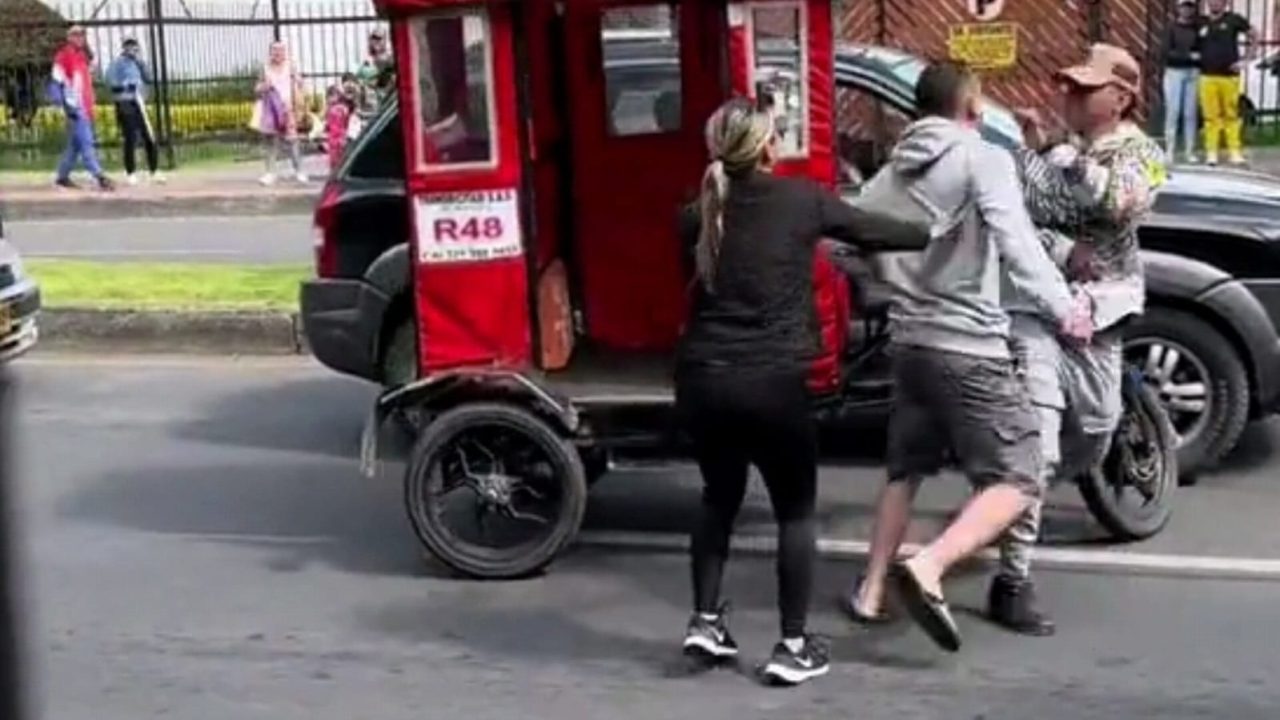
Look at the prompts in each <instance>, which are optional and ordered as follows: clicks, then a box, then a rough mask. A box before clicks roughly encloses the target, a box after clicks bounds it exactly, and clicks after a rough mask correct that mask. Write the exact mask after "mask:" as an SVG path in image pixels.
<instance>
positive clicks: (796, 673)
mask: <svg viewBox="0 0 1280 720" xmlns="http://www.w3.org/2000/svg"><path fill="white" fill-rule="evenodd" d="M830 670H831V651H830V650H828V649H827V646H826V643H824V642H822V641H821V640H818V639H816V638H814V637H813V636H812V635H806V636H805V637H804V646H803V647H801V648H800V650H799V651H798V652H792V651H791V648H789V647H787V644H786V643H784V642H779V643H778V644H777V645H774V646H773V655H772V656H771V657H770V658H769V662H767V663H765V666H764V668H763V669H761V671H760V674H761V675H762V676H763V677H764V680H765V682H767V683H769V684H771V685H799V684H800V683H803V682H806V681H808V680H812V679H814V678H816V677H821V676H823V675H826V674H827V672H829V671H830Z"/></svg>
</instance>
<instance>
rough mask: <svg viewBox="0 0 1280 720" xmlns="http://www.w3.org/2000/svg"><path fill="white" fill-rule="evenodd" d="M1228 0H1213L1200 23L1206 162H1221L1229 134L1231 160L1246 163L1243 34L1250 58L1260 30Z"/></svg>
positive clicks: (1202, 106) (1255, 50)
mask: <svg viewBox="0 0 1280 720" xmlns="http://www.w3.org/2000/svg"><path fill="white" fill-rule="evenodd" d="M1227 4H1228V3H1227V0H1209V13H1208V15H1207V16H1206V17H1205V18H1204V21H1203V23H1202V24H1201V26H1200V113H1201V114H1202V115H1203V116H1204V151H1205V162H1207V163H1209V164H1210V165H1216V164H1217V163H1218V148H1219V143H1220V142H1221V141H1222V139H1223V138H1224V137H1225V139H1226V143H1227V162H1229V163H1231V164H1232V165H1243V164H1244V162H1245V157H1244V147H1243V146H1244V143H1243V140H1242V139H1241V131H1242V123H1241V121H1240V92H1241V87H1240V71H1241V69H1242V63H1241V58H1240V36H1241V35H1244V36H1245V42H1247V43H1248V45H1249V59H1250V60H1252V59H1253V58H1255V57H1256V56H1257V52H1258V31H1257V30H1255V29H1254V28H1253V26H1252V25H1250V24H1249V21H1248V20H1247V19H1245V18H1244V16H1242V15H1240V14H1238V13H1235V12H1231V11H1229V10H1228V9H1227Z"/></svg>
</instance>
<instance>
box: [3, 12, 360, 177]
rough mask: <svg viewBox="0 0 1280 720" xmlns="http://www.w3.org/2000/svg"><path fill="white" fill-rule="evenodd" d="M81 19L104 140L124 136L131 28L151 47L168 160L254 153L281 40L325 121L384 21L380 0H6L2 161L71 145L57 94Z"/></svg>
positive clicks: (152, 102) (32, 159) (150, 100)
mask: <svg viewBox="0 0 1280 720" xmlns="http://www.w3.org/2000/svg"><path fill="white" fill-rule="evenodd" d="M71 25H79V26H81V27H84V28H85V30H86V34H87V37H88V44H89V49H90V51H91V52H92V54H93V56H94V63H93V69H94V73H95V79H96V80H97V85H96V97H97V101H98V107H99V109H98V111H97V113H96V114H95V119H96V121H97V122H96V127H97V132H98V136H99V138H98V139H99V143H100V144H102V145H104V146H112V145H115V144H117V143H119V137H118V134H117V131H116V127H115V121H114V115H113V110H112V108H111V94H110V91H109V89H108V88H106V87H105V84H104V83H103V82H102V78H103V74H104V72H105V70H106V67H107V66H108V65H109V64H110V62H111V60H112V59H113V58H114V57H115V56H116V55H117V54H118V53H119V52H120V49H121V46H122V43H123V41H124V40H125V39H126V38H134V39H136V40H137V41H138V42H139V43H140V44H141V46H142V57H143V59H145V60H146V61H147V63H148V64H149V65H150V69H151V71H152V74H153V76H154V78H155V84H154V85H153V86H152V87H150V88H147V107H148V109H149V112H150V116H151V118H150V119H151V123H152V127H153V129H154V131H155V134H156V137H157V139H158V141H159V143H160V145H161V147H162V148H163V150H164V153H165V155H166V157H167V158H168V162H169V164H170V165H171V166H172V165H173V164H175V163H178V162H184V161H187V160H193V159H198V158H213V157H224V156H234V155H237V154H243V153H244V152H245V150H246V148H247V145H248V143H249V142H250V140H251V133H250V131H249V128H248V123H249V120H250V116H251V113H252V106H253V99H254V93H253V89H254V85H255V84H256V81H257V78H258V75H259V72H260V70H261V68H262V65H263V63H264V62H265V61H266V57H267V52H268V47H269V45H270V44H271V43H272V42H273V41H274V40H282V41H283V42H285V43H286V44H287V45H288V47H289V51H290V55H291V57H292V59H293V61H294V64H295V67H296V68H297V69H298V71H299V72H300V74H301V75H302V77H303V81H304V87H305V89H306V92H307V99H308V104H309V108H310V109H311V110H312V111H313V113H314V115H313V116H312V117H309V118H305V119H304V121H303V128H302V129H303V130H304V131H309V130H312V129H313V127H314V130H315V131H318V130H319V127H318V126H319V125H320V124H321V123H320V122H319V118H321V117H323V99H324V91H325V89H326V88H327V87H328V86H329V85H331V84H333V83H335V82H337V81H338V79H339V78H340V77H341V75H342V74H343V73H344V72H350V71H353V70H355V69H356V68H357V67H358V65H359V64H360V62H361V60H362V59H363V57H364V54H365V50H366V47H367V38H368V35H369V33H370V32H371V31H372V30H374V29H375V28H380V27H383V26H384V23H383V21H382V20H380V19H379V18H378V17H377V15H376V14H375V12H374V8H373V4H372V2H371V1H370V0H46V2H41V0H0V90H3V95H2V96H0V103H2V107H0V167H6V168H12V167H21V166H43V165H47V160H48V158H49V157H50V155H51V154H56V153H57V152H58V150H59V149H60V148H61V146H62V144H63V141H64V137H65V128H64V123H63V120H62V117H61V114H60V112H59V111H58V109H56V108H53V107H50V106H49V105H48V103H47V101H46V97H45V96H46V90H45V88H46V83H47V79H48V76H49V71H50V68H51V63H52V57H53V53H54V52H55V51H56V49H57V48H58V46H59V45H60V44H61V43H62V42H63V40H64V38H65V35H66V30H67V28H68V27H70V26H71Z"/></svg>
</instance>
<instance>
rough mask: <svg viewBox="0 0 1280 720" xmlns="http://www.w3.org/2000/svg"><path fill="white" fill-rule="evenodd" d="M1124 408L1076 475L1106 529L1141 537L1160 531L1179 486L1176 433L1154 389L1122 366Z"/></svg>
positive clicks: (1122, 535) (1126, 537)
mask: <svg viewBox="0 0 1280 720" xmlns="http://www.w3.org/2000/svg"><path fill="white" fill-rule="evenodd" d="M1125 372H1126V375H1125V378H1124V389H1123V397H1124V412H1123V414H1122V415H1121V418H1120V424H1119V426H1118V427H1117V428H1116V431H1115V433H1114V435H1113V436H1112V440H1111V448H1110V450H1109V451H1108V453H1107V457H1106V458H1105V459H1104V460H1103V462H1102V463H1101V465H1100V466H1097V467H1095V468H1093V469H1092V470H1090V471H1089V472H1086V473H1084V474H1083V475H1081V476H1080V478H1078V480H1077V484H1078V485H1079V487H1080V494H1081V495H1082V496H1083V497H1084V501H1085V505H1087V506H1088V507H1089V511H1090V512H1091V513H1093V516H1094V517H1095V518H1097V520H1098V522H1099V523H1101V524H1102V526H1103V527H1105V528H1106V529H1107V531H1108V532H1110V533H1111V535H1112V536H1113V537H1114V538H1115V539H1117V540H1122V541H1133V540H1142V539H1145V538H1149V537H1151V536H1152V535H1155V534H1156V533H1158V532H1160V530H1161V529H1163V528H1164V526H1165V524H1166V523H1168V522H1169V517H1170V516H1171V515H1172V513H1173V499H1174V496H1175V494H1176V492H1175V491H1176V490H1177V488H1178V452H1177V449H1178V437H1177V434H1176V433H1175V432H1174V429H1173V425H1172V423H1170V422H1169V415H1168V413H1167V412H1166V411H1165V409H1164V407H1163V406H1162V405H1161V403H1160V398H1159V396H1158V395H1157V394H1156V392H1155V391H1154V390H1153V389H1152V388H1151V387H1150V386H1149V385H1147V384H1146V383H1145V382H1144V381H1143V379H1142V376H1141V373H1140V372H1138V371H1136V370H1134V369H1131V368H1130V369H1126V371H1125Z"/></svg>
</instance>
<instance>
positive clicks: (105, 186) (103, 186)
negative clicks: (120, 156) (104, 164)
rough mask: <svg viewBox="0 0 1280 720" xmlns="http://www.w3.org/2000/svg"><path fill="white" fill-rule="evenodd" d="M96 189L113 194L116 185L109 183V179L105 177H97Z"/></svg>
mask: <svg viewBox="0 0 1280 720" xmlns="http://www.w3.org/2000/svg"><path fill="white" fill-rule="evenodd" d="M98 189H99V190H101V191H102V192H114V191H115V189H116V184H115V183H113V182H111V178H109V177H107V176H106V175H100V176H98Z"/></svg>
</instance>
